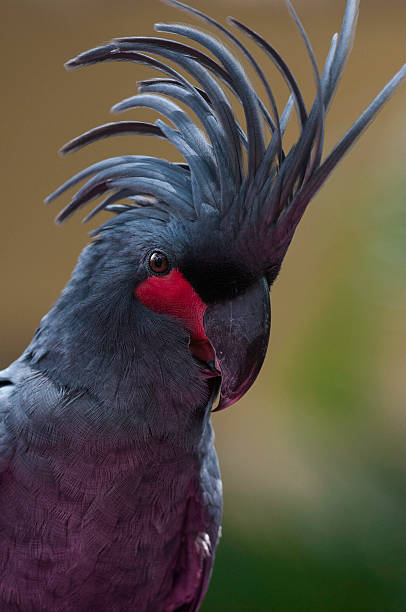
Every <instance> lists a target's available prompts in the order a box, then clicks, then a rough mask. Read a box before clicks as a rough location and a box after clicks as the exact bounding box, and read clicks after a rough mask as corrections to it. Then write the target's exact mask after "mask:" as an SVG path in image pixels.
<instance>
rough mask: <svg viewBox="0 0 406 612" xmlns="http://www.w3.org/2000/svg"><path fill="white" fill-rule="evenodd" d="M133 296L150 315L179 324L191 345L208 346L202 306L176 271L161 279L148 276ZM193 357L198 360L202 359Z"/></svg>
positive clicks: (200, 301) (203, 307)
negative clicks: (181, 325)
mask: <svg viewBox="0 0 406 612" xmlns="http://www.w3.org/2000/svg"><path fill="white" fill-rule="evenodd" d="M134 294H135V296H136V298H137V299H138V300H139V301H140V302H141V303H142V304H144V306H147V307H148V308H150V309H151V310H153V311H154V312H157V313H159V314H166V315H170V316H172V317H175V318H176V319H179V320H180V321H182V323H183V325H184V326H185V328H186V329H187V330H188V332H189V333H190V335H191V345H192V344H196V345H197V346H199V345H202V346H203V345H204V344H205V341H207V342H208V340H207V338H206V332H205V331H204V327H203V315H204V313H205V311H206V304H205V303H204V302H203V301H202V300H201V298H200V297H199V295H198V294H197V293H196V291H195V290H194V289H193V287H192V285H191V284H190V283H189V282H188V281H187V280H186V279H185V277H184V276H183V275H182V274H181V272H179V270H172V271H171V272H169V274H166V275H165V276H150V277H149V278H147V279H146V280H145V281H143V282H142V283H140V284H139V285H138V287H136V289H135V290H134ZM196 356H197V357H199V358H200V359H202V357H205V356H206V355H202V356H201V357H200V356H199V355H196ZM203 360H204V361H206V359H205V358H204V359H203Z"/></svg>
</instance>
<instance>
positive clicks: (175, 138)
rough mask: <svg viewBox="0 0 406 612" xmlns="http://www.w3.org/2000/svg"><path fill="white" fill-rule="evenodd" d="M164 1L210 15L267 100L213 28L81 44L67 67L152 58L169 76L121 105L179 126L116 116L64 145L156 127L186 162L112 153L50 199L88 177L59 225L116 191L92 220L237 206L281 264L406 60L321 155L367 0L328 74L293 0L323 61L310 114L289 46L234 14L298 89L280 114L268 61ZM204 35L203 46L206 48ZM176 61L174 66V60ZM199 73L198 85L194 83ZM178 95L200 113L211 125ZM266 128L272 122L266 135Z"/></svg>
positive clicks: (354, 13)
mask: <svg viewBox="0 0 406 612" xmlns="http://www.w3.org/2000/svg"><path fill="white" fill-rule="evenodd" d="M165 1H166V3H167V4H170V5H173V6H175V7H177V8H180V9H182V10H184V11H187V12H188V13H191V14H193V15H194V16H196V17H197V18H198V19H200V20H203V21H205V22H206V23H208V24H209V25H211V26H212V27H214V28H215V29H216V30H217V32H219V33H220V34H221V35H222V36H225V37H226V39H227V41H228V42H229V43H230V44H231V45H232V46H233V47H234V48H235V49H236V50H238V53H241V54H242V55H243V56H244V57H245V58H246V59H247V60H248V62H249V63H250V65H251V67H252V68H253V69H254V70H255V72H256V74H257V76H258V77H259V79H260V80H261V82H262V84H263V86H264V89H265V92H266V94H267V101H268V105H267V104H266V103H265V102H264V101H263V100H262V99H261V98H260V97H259V95H258V94H257V92H256V91H255V89H254V87H253V86H252V84H251V82H250V80H249V78H248V76H247V74H246V72H245V70H244V68H243V66H242V63H241V61H240V60H239V59H238V57H237V55H236V53H234V52H233V51H231V49H230V48H228V46H226V45H225V44H224V43H223V42H222V41H220V40H219V39H217V38H215V37H214V36H213V35H212V34H210V33H208V32H206V31H204V30H202V29H198V28H196V27H194V26H191V25H184V24H156V26H155V29H156V30H157V31H158V32H165V33H168V34H176V35H177V36H181V37H183V38H185V39H186V41H187V42H186V43H183V42H179V41H177V40H171V39H169V38H162V37H159V36H155V37H154V36H152V37H145V36H133V37H125V38H117V39H114V40H113V41H112V42H111V43H109V44H107V45H103V46H100V47H96V48H95V49H91V50H90V51H86V52H84V53H81V54H80V55H78V56H77V57H76V58H74V59H72V60H70V61H69V62H68V63H67V64H66V67H67V68H68V69H73V68H78V67H81V66H88V65H91V64H95V63H99V62H106V61H129V62H133V63H139V64H145V65H148V66H149V67H151V68H154V69H155V70H157V71H158V72H160V73H162V74H163V75H164V76H161V77H158V78H153V79H149V80H144V81H141V82H140V83H138V86H139V94H138V95H133V96H131V97H129V98H127V99H125V100H123V101H122V102H120V103H118V104H116V105H115V106H114V107H113V109H112V111H113V112H121V111H124V110H129V109H133V108H136V107H140V106H143V107H147V108H150V109H153V110H155V111H157V112H158V113H160V114H161V115H163V116H164V117H165V118H166V119H167V120H169V121H170V122H171V124H172V126H173V127H171V126H169V125H168V124H166V123H165V122H164V121H162V120H160V119H158V120H157V121H156V122H155V124H150V123H144V122H140V121H118V122H114V123H107V124H105V125H102V126H99V127H96V128H94V129H92V130H90V131H88V132H85V133H84V134H82V135H81V136H79V137H77V138H75V139H73V140H71V141H70V142H69V143H67V145H65V146H64V147H63V148H62V150H61V152H62V153H70V152H72V151H75V150H77V149H79V148H80V147H82V146H85V145H87V144H89V143H91V142H95V141H97V140H99V139H101V138H107V137H110V136H116V135H119V134H144V135H145V134H146V135H151V136H157V137H159V138H165V139H167V140H168V141H169V142H171V143H172V144H173V145H174V146H175V148H176V149H177V150H178V152H180V153H181V154H182V156H183V157H184V159H185V162H186V163H182V164H175V163H171V162H168V161H166V160H161V159H156V158H153V157H147V156H142V155H127V156H121V157H113V158H111V159H107V160H104V161H101V162H98V163H96V164H93V165H92V166H90V167H89V168H87V169H85V170H82V172H79V173H78V174H77V175H76V176H74V177H73V178H71V179H70V180H69V181H67V182H66V183H65V184H64V185H62V186H61V187H59V188H58V189H57V190H56V191H54V193H52V194H51V195H50V196H48V198H47V200H46V201H47V202H50V201H51V200H53V199H54V198H56V197H59V196H60V195H61V194H62V193H64V192H65V191H66V190H68V189H70V188H71V187H74V186H75V185H77V184H78V183H79V182H80V181H82V180H85V179H88V180H87V182H86V183H85V185H84V186H83V187H82V188H81V189H79V191H78V192H77V193H76V195H74V197H73V198H72V200H71V201H70V203H69V204H68V205H67V206H66V207H65V208H64V209H63V210H62V212H61V213H60V214H59V216H58V217H57V220H58V221H59V222H62V221H64V220H65V219H66V218H68V217H69V216H70V215H71V214H73V213H74V212H75V211H76V210H78V209H79V208H81V207H82V206H84V205H85V204H87V203H89V202H90V201H92V200H94V199H95V198H97V197H99V196H107V197H105V199H104V200H103V201H102V202H101V203H99V204H98V205H97V206H96V208H94V209H93V210H92V211H91V212H90V213H89V214H88V215H87V217H86V220H87V219H89V218H91V217H92V216H94V215H95V214H96V213H97V212H98V211H100V210H103V209H106V210H109V211H110V212H112V213H114V214H120V213H121V212H123V211H128V210H130V211H131V210H132V209H137V208H139V207H142V208H143V209H145V208H146V209H148V207H149V208H151V207H155V208H156V209H161V210H165V211H168V212H169V213H171V214H176V215H181V216H184V217H186V218H188V219H196V218H199V216H201V215H204V214H207V211H208V210H213V209H214V210H216V211H217V212H218V214H219V215H220V217H221V218H222V219H223V222H225V221H226V219H227V220H229V219H230V218H231V217H230V215H231V216H232V217H233V218H234V219H235V220H237V221H238V223H241V224H242V225H244V221H245V223H246V225H250V226H252V224H253V229H252V232H253V233H255V234H256V238H257V239H260V240H261V246H262V248H263V249H264V251H265V255H264V256H265V257H266V258H267V261H266V262H265V263H264V265H265V267H266V266H268V267H269V268H271V267H272V269H275V267H277V266H278V265H280V263H281V262H282V259H283V257H284V255H285V253H286V250H287V248H288V246H289V244H290V241H291V240H292V237H293V234H294V231H295V228H296V227H297V224H298V223H299V221H300V219H301V217H302V215H303V213H304V211H305V209H306V207H307V205H308V203H309V202H310V200H311V199H312V198H313V196H314V195H315V194H316V193H317V191H318V190H319V189H320V187H321V186H322V185H323V183H324V182H325V181H326V179H327V178H328V176H329V175H330V174H331V172H332V171H333V170H334V168H335V167H336V166H337V164H338V163H339V162H340V160H341V159H342V158H343V156H344V155H345V154H346V153H347V152H348V150H349V149H350V147H351V146H352V145H353V144H354V142H355V141H356V140H357V139H358V137H359V136H360V135H361V133H362V132H363V131H364V130H365V129H366V128H367V126H368V125H369V123H370V122H371V121H372V120H373V119H374V117H375V116H376V114H377V113H378V112H379V110H380V109H381V108H382V106H383V105H384V104H385V103H386V102H387V100H388V99H389V98H390V96H391V95H392V94H393V93H394V91H395V90H396V89H397V87H398V86H399V85H400V83H401V82H402V81H403V80H404V78H405V77H406V65H404V66H403V67H402V68H401V69H400V71H399V72H398V73H397V74H396V75H395V76H394V77H393V78H392V79H391V80H390V81H389V83H388V84H387V85H386V87H384V89H383V90H382V91H381V92H380V93H379V94H378V96H377V97H376V98H375V100H374V101H373V102H372V103H371V104H370V105H369V106H368V108H367V109H366V110H365V111H364V113H363V114H362V115H361V116H360V117H359V119H358V120H357V121H356V122H355V123H354V124H353V125H352V127H351V128H350V129H349V130H348V132H347V133H346V134H345V135H344V137H343V138H342V139H341V141H340V142H339V143H338V144H337V145H336V146H335V147H334V148H333V150H332V151H331V152H330V153H329V154H328V155H327V157H326V158H325V159H324V160H323V159H322V157H323V142H324V129H325V114H326V112H327V110H328V107H329V105H330V103H331V100H332V98H333V96H334V94H335V92H336V89H337V86H338V83H339V80H340V77H341V75H342V72H343V70H344V66H345V63H346V61H347V59H348V56H349V53H350V51H351V46H352V42H353V39H354V35H355V29H356V24H357V19H358V10H359V0H347V4H346V9H345V14H344V19H343V23H342V28H341V32H340V34H335V35H334V36H333V38H332V40H331V45H330V49H329V52H328V55H327V59H326V62H325V65H324V68H323V71H322V72H321V74H320V72H319V69H318V67H317V62H316V59H315V56H314V53H313V50H312V47H311V43H310V41H309V39H308V37H307V35H306V32H305V30H304V28H303V26H302V24H301V22H300V20H299V18H298V16H297V14H296V12H295V10H294V8H293V6H292V4H291V3H290V1H289V0H286V3H287V5H288V8H289V10H290V13H291V15H292V18H293V20H294V21H295V23H296V25H297V27H298V29H299V32H300V34H301V36H302V38H303V41H304V44H305V46H306V49H307V53H308V56H309V59H310V61H311V64H312V68H313V73H314V78H315V83H316V96H315V99H314V102H313V105H312V107H311V109H310V111H308V110H307V108H306V105H305V102H304V100H303V96H302V94H301V91H300V88H299V85H298V82H297V80H296V78H295V77H294V75H293V73H292V71H291V70H290V69H289V67H288V65H287V63H286V61H285V60H284V59H283V57H282V56H281V55H280V53H279V52H278V51H277V50H276V49H275V48H274V47H273V46H272V45H271V44H270V43H269V42H267V41H266V40H265V39H264V38H263V37H262V36H261V35H260V34H258V33H257V32H254V31H253V30H252V29H250V28H249V27H248V26H246V25H244V24H243V23H241V22H240V21H238V20H236V19H233V18H231V17H230V18H229V19H228V22H229V23H230V24H231V25H232V26H234V27H235V28H236V29H237V30H238V31H240V32H242V33H243V34H244V35H245V36H247V37H249V38H250V39H251V40H253V42H254V43H255V44H256V46H257V47H259V48H260V49H261V50H262V51H263V52H264V54H265V55H266V57H267V58H268V59H270V60H271V61H272V62H273V63H274V64H275V65H276V67H277V69H278V70H279V72H280V73H281V75H282V77H283V79H284V81H285V82H286V84H287V85H288V88H289V90H290V97H289V99H288V101H287V104H286V106H285V108H284V110H283V112H282V114H280V113H279V110H278V108H277V105H276V102H275V97H274V95H273V92H272V89H271V87H270V84H269V82H268V80H267V79H266V77H265V73H264V70H263V69H262V68H261V66H260V65H259V63H258V61H257V59H255V57H254V56H253V55H252V53H251V52H250V51H248V49H247V48H246V46H245V45H244V44H243V43H242V42H241V41H240V39H239V38H237V36H236V35H235V34H233V33H232V32H230V31H229V30H228V29H227V28H226V27H225V26H223V25H222V24H220V23H218V22H217V21H215V20H214V19H212V18H211V17H209V16H208V15H205V14H204V13H202V12H201V11H198V10H197V9H195V8H192V7H189V6H187V5H185V4H183V3H182V2H179V1H178V0H165ZM196 43H197V44H199V45H200V46H201V47H203V49H204V50H203V51H202V50H200V49H197V48H196V47H195V46H194V45H195V44H196ZM205 50H207V52H209V53H210V54H211V56H210V55H208V54H207V53H206V52H205ZM150 54H152V56H157V57H158V58H160V59H157V57H151V55H150ZM166 61H169V62H171V63H173V64H174V65H175V66H176V68H173V67H171V66H168V65H167V64H166ZM179 70H181V72H180V71H179ZM185 74H186V76H185ZM189 77H191V78H192V79H193V80H194V81H195V82H197V85H194V84H192V83H191V82H190V81H189ZM228 92H231V93H232V94H233V95H234V96H235V97H236V99H237V100H238V102H239V103H240V104H241V107H242V110H243V111H244V116H245V126H246V127H245V128H243V127H242V126H241V125H240V124H239V123H238V121H237V119H236V117H235V113H234V112H233V108H232V106H231V103H230V100H229V98H228ZM176 101H177V102H180V103H181V104H183V105H184V106H186V107H187V108H188V109H189V110H190V111H191V112H192V113H193V114H194V116H195V117H196V118H197V119H198V120H199V122H200V124H201V126H202V127H203V130H202V129H201V128H200V127H198V125H197V124H196V123H195V121H194V120H193V119H192V118H191V117H190V116H189V114H188V113H187V112H186V111H184V110H183V108H181V107H180V106H179V105H178V104H177V103H176ZM294 108H296V112H297V115H298V119H299V125H300V134H299V137H298V139H297V141H296V142H295V144H294V145H293V146H292V147H291V149H290V150H289V151H288V152H286V153H285V152H284V150H283V138H284V133H285V130H286V127H287V125H288V123H289V120H290V117H291V113H292V110H293V109H294ZM265 128H267V129H269V131H270V139H269V142H268V144H266V138H265ZM245 158H246V161H247V168H245ZM90 177H91V178H90ZM119 200H122V202H121V203H120V204H118V203H117V202H118V201H119ZM123 200H127V201H129V202H130V204H126V203H124V202H123ZM151 210H152V209H151ZM165 214H166V213H165Z"/></svg>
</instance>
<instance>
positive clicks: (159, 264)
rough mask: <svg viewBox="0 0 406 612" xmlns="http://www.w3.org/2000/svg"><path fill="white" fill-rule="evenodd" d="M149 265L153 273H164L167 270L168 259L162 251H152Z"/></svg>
mask: <svg viewBox="0 0 406 612" xmlns="http://www.w3.org/2000/svg"><path fill="white" fill-rule="evenodd" d="M149 267H150V268H151V270H152V271H153V272H154V273H155V274H166V272H168V270H169V260H168V258H167V256H166V255H164V254H163V253H158V252H155V253H152V255H151V257H150V258H149Z"/></svg>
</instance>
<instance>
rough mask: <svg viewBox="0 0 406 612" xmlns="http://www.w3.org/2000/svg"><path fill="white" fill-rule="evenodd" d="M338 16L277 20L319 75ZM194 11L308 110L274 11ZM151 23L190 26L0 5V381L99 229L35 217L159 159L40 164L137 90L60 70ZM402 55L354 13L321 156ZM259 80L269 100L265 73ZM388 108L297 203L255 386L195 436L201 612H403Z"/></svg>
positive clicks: (398, 22) (306, 81) (404, 28)
mask: <svg viewBox="0 0 406 612" xmlns="http://www.w3.org/2000/svg"><path fill="white" fill-rule="evenodd" d="M344 4H345V3H344V0H318V1H311V0H296V2H295V6H296V7H297V9H298V11H299V14H300V16H301V18H302V19H303V22H304V25H305V27H306V28H307V31H308V33H309V35H310V38H311V40H312V43H313V45H314V49H315V52H316V55H317V58H318V60H319V63H320V64H321V63H322V61H323V59H324V58H325V55H326V53H327V50H328V46H329V41H330V38H331V35H332V34H333V33H334V32H335V31H336V30H337V29H338V28H339V27H340V24H341V19H342V14H343V11H344ZM194 5H195V6H196V7H197V8H201V9H203V10H206V11H207V12H210V14H211V15H213V16H215V17H217V18H220V19H223V18H224V17H226V16H227V15H228V14H230V13H231V14H233V15H234V16H235V17H237V18H239V19H241V20H242V21H245V22H246V23H247V24H248V25H250V26H251V27H253V28H254V29H257V30H259V31H260V32H261V33H262V34H263V35H264V36H265V37H266V38H267V39H269V40H270V41H271V42H272V43H273V44H274V45H275V46H276V48H277V49H279V50H280V51H281V52H282V54H283V55H284V56H285V58H286V59H287V60H288V64H289V65H290V66H291V68H292V70H293V71H294V73H295V75H296V76H297V78H298V80H299V81H300V83H301V85H302V87H303V90H304V93H305V97H306V101H307V103H310V101H311V99H312V96H313V94H314V84H313V80H312V74H311V69H310V66H309V61H308V59H307V58H306V56H305V52H304V49H303V44H302V42H301V40H300V38H299V36H298V33H297V31H296V30H295V28H294V26H293V24H292V21H291V20H290V18H289V15H288V12H287V10H286V7H285V6H284V4H283V2H282V1H279V0H268V1H266V0H263V1H258V2H252V1H249V2H244V1H242V0H239V1H237V2H231V1H220V0H218V1H217V2H211V1H205V2H201V1H198V0H196V2H194ZM162 20H172V21H179V20H181V21H182V20H183V21H184V20H186V21H190V18H188V17H187V16H185V15H183V14H180V13H178V11H176V10H174V9H172V8H170V7H168V6H165V5H162V4H160V3H159V2H158V1H157V0H151V1H146V0H133V1H127V0H109V1H107V0H99V1H96V0H82V1H81V2H79V0H1V2H0V31H1V46H2V53H1V59H0V62H1V71H0V74H1V75H2V88H1V89H2V95H1V99H0V108H1V119H2V138H1V181H2V182H1V197H2V222H1V242H0V248H1V264H2V267H1V281H2V282H1V298H2V299H1V302H2V308H1V314H0V316H1V321H0V329H1V344H0V366H5V365H7V364H8V362H10V361H11V360H13V359H15V358H16V357H17V356H18V355H19V354H20V353H21V351H22V350H23V349H24V347H25V346H26V344H27V343H28V342H29V340H30V338H31V336H32V334H33V331H34V330H35V328H36V326H37V324H38V322H39V320H40V318H41V316H42V315H43V314H45V313H46V312H47V310H48V309H49V307H50V305H51V304H52V303H53V301H54V300H55V299H56V298H57V296H58V294H59V292H60V291H61V289H62V287H63V286H64V285H65V283H66V281H67V279H68V278H69V275H70V271H71V269H72V267H73V266H74V264H75V261H76V259H77V256H78V254H79V252H80V250H81V248H82V247H83V246H84V245H85V244H86V242H87V233H88V231H90V229H92V227H95V226H97V225H98V224H99V223H100V221H101V219H100V218H99V219H98V220H96V222H95V223H94V224H93V226H91V227H90V226H82V225H81V223H80V215H78V216H76V217H74V218H73V219H72V220H71V221H69V222H68V223H67V224H66V225H65V226H63V227H62V228H60V227H56V226H54V225H53V218H54V217H55V215H56V212H57V210H58V208H59V207H61V206H62V202H57V203H55V204H53V205H52V206H51V207H50V208H46V207H45V206H44V205H43V204H42V200H43V198H44V197H45V196H46V195H47V194H48V193H49V192H50V191H52V190H53V189H54V188H55V187H56V186H58V185H59V184H60V183H61V182H62V181H64V180H65V179H66V178H68V177H69V176H71V175H72V174H73V173H75V172H76V171H78V170H80V169H82V168H83V167H85V166H87V165H88V164H90V163H92V162H94V161H97V160H99V159H102V158H104V157H106V156H111V155H115V154H124V153H135V152H143V153H147V154H158V155H160V156H166V157H168V158H172V159H173V158H174V153H173V150H172V149H171V148H170V147H169V146H166V145H165V143H162V142H159V141H156V142H154V140H153V139H146V138H138V139H137V137H131V138H129V137H123V138H119V139H112V140H111V142H106V141H104V142H102V143H98V144H96V145H93V146H91V147H89V148H88V149H85V150H83V151H80V152H79V153H77V154H76V155H73V156H71V157H68V158H66V159H61V158H59V157H58V156H57V154H56V151H57V149H58V148H59V147H60V146H61V145H62V144H63V143H64V142H66V141H67V140H69V139H70V138H72V137H73V136H76V135H77V134H79V133H81V132H83V131H85V130H87V129H89V128H91V127H93V126H95V125H98V124H101V123H104V122H106V121H109V120H110V118H109V114H108V109H109V107H110V106H111V105H112V104H113V103H115V102H117V101H119V100H120V99H122V98H124V97H127V96H129V95H131V94H133V93H135V89H136V81H137V80H139V79H142V78H145V77H146V76H155V74H153V73H152V72H151V71H150V70H146V69H143V68H142V67H139V66H135V65H123V64H105V65H101V66H96V67H92V68H87V69H84V70H82V71H77V72H74V73H71V74H68V73H66V72H65V71H64V69H63V63H64V61H66V60H67V59H69V58H70V57H72V56H73V55H75V54H77V53H78V52H80V51H82V50H84V49H87V48H90V47H92V46H96V45H97V44H99V43H101V42H103V41H107V40H109V39H110V38H112V37H114V36H118V35H134V34H149V33H152V32H153V27H152V25H153V22H154V21H162ZM405 41H406V2H405V1H404V0H385V2H383V1H382V0H363V1H361V13H360V21H359V26H358V33H357V37H356V40H355V45H354V49H353V53H352V56H351V58H350V62H349V64H348V66H347V70H346V72H345V76H344V78H343V80H342V83H341V85H340V88H339V91H338V94H337V96H336V98H335V101H334V104H333V107H332V109H331V111H330V113H329V119H328V124H327V140H326V151H328V150H329V149H330V148H331V147H332V146H333V145H334V144H335V142H336V141H337V140H338V139H339V138H340V137H341V135H343V133H344V132H345V130H346V129H347V128H348V127H349V125H350V124H351V123H352V122H353V121H354V120H355V119H356V118H357V117H358V114H359V113H360V112H361V110H362V109H363V108H364V107H365V106H366V105H367V104H368V103H369V102H370V101H371V100H372V98H373V97H374V96H375V95H376V94H377V93H378V91H379V89H380V88H381V87H383V85H384V84H385V83H386V81H387V80H388V79H389V78H390V77H391V76H392V74H393V73H395V72H396V71H397V70H398V69H399V67H400V66H401V64H402V63H404V61H405V59H406V42H405ZM258 56H260V54H258ZM263 65H264V67H265V69H266V73H267V74H268V75H269V78H270V80H271V83H272V85H273V86H274V87H275V91H276V93H277V97H278V100H279V101H280V103H282V102H284V101H285V100H286V97H287V91H286V89H285V86H284V84H283V83H282V82H281V79H280V77H279V75H278V73H277V72H276V71H275V69H274V68H273V67H272V66H271V65H269V64H268V63H267V61H266V60H265V59H263ZM405 105H406V87H403V88H402V89H401V91H399V92H398V93H397V94H396V95H395V97H394V99H393V100H391V102H390V103H389V104H388V105H387V107H386V108H385V109H384V111H383V112H382V113H381V114H380V115H379V117H378V119H377V121H376V122H375V123H374V124H373V126H372V127H371V128H370V129H369V131H368V132H367V133H366V134H365V135H364V136H363V137H362V140H361V141H360V142H359V143H358V144H357V146H356V147H355V149H354V150H353V151H351V153H350V155H349V157H347V158H346V159H345V161H344V162H343V163H342V165H341V166H340V167H339V169H338V170H337V171H336V173H335V175H334V176H333V177H332V178H331V179H330V180H329V182H328V183H327V185H326V186H325V188H324V189H323V190H322V192H321V194H319V195H318V196H317V197H316V199H315V200H314V201H313V202H312V204H311V206H310V209H309V211H308V212H307V214H306V215H305V218H304V219H303V221H302V223H301V226H300V228H299V229H298V231H297V234H296V237H295V240H294V242H293V244H292V246H291V249H290V251H289V254H288V256H287V258H286V261H285V263H284V267H283V270H282V273H281V275H280V277H279V279H278V281H277V282H276V284H275V286H274V287H273V289H272V306H273V322H272V326H273V327H272V333H271V343H270V350H269V355H268V358H267V361H266V363H265V366H264V368H263V370H262V373H261V375H260V377H259V379H258V382H257V383H256V385H255V387H254V389H252V390H251V391H250V392H249V393H248V394H247V396H246V397H245V398H244V399H243V400H242V401H241V402H240V403H239V404H238V405H237V406H235V407H233V408H231V409H229V410H226V411H225V412H223V413H220V414H218V415H216V416H215V418H214V425H215V429H216V435H217V448H218V452H219V456H220V462H221V467H222V472H223V478H224V488H225V529H224V537H223V541H222V544H221V547H220V550H219V554H218V560H217V564H216V570H215V573H214V579H213V584H212V586H211V589H210V593H209V597H208V600H207V603H206V604H205V606H206V607H205V608H204V609H205V610H212V611H213V610H224V611H225V610H227V611H228V610H230V611H231V610H233V611H237V610H247V611H249V610H286V611H293V610H298V611H310V610H326V611H327V612H330V611H333V610H368V611H371V610H381V611H389V610H406V584H405V580H406V578H405V576H406V574H405V570H406V444H405V442H406V407H405V398H406V389H405V375H406V367H405V365H406V323H405V308H406V279H405V271H406V176H405V162H406V114H405ZM134 115H135V113H134ZM140 115H141V116H142V117H146V118H147V119H153V118H154V115H153V113H147V112H143V111H142V110H141V111H138V117H139V116H140ZM123 118H124V117H123ZM294 136H295V130H294V127H293V128H292V129H291V131H290V132H289V138H290V139H292V138H294ZM65 202H66V200H65Z"/></svg>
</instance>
